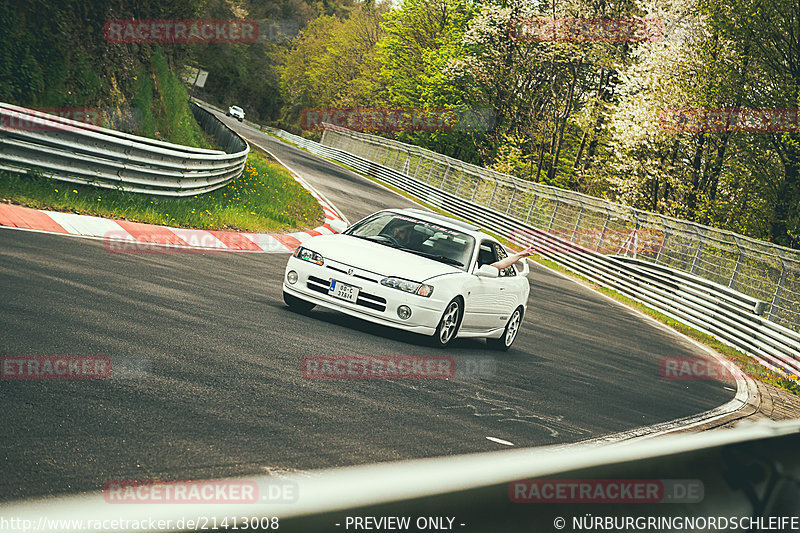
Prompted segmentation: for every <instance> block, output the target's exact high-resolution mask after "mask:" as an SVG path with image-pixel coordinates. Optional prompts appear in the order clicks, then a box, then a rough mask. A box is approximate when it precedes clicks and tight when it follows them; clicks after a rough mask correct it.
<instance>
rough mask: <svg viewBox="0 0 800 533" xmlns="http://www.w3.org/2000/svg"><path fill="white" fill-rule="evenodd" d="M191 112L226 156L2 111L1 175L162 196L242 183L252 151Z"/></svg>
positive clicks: (10, 108)
mask: <svg viewBox="0 0 800 533" xmlns="http://www.w3.org/2000/svg"><path fill="white" fill-rule="evenodd" d="M190 107H191V109H192V112H193V114H194V115H195V118H196V119H197V121H198V122H199V123H200V125H201V127H202V128H203V129H204V130H205V131H206V132H208V133H210V134H211V135H212V136H213V137H214V138H215V140H216V141H217V142H218V143H219V145H220V146H222V147H224V149H225V151H221V150H206V149H202V148H193V147H190V146H181V145H178V144H172V143H167V142H163V141H158V140H155V139H148V138H145V137H138V136H135V135H130V134H127V133H123V132H119V131H115V130H110V129H106V128H101V127H98V126H94V125H91V124H85V123H82V122H77V121H74V120H70V119H66V118H62V117H58V116H54V115H49V114H46V113H42V112H39V111H36V110H33V109H26V108H23V107H18V106H14V105H10V104H5V103H0V168H2V169H4V170H10V171H13V172H19V173H29V172H31V171H34V172H38V173H41V174H43V175H45V176H49V177H52V178H54V179H57V180H60V181H67V182H73V183H82V184H89V185H94V186H97V187H104V188H113V189H121V190H125V191H130V192H137V193H148V194H156V195H162V196H192V195H195V194H201V193H206V192H210V191H213V190H215V189H218V188H220V187H223V186H224V185H226V184H227V183H228V182H229V181H230V180H231V179H233V178H235V177H236V176H239V175H241V173H242V170H243V169H244V164H245V162H246V161H247V154H248V153H249V151H250V147H249V146H248V144H247V142H245V141H244V139H242V138H241V137H239V135H237V134H236V133H234V132H233V131H232V130H230V129H229V128H227V127H226V126H225V125H224V124H222V122H220V121H219V120H218V119H217V118H216V117H215V116H214V115H212V114H211V113H210V112H208V111H206V110H205V109H202V108H201V107H199V106H197V105H196V104H194V103H190ZM226 152H227V153H226Z"/></svg>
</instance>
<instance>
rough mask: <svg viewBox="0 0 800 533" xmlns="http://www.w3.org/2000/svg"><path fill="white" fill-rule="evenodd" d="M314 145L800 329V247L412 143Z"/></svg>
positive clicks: (341, 136) (330, 134)
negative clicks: (718, 289) (737, 295)
mask: <svg viewBox="0 0 800 533" xmlns="http://www.w3.org/2000/svg"><path fill="white" fill-rule="evenodd" d="M321 143H322V144H323V145H326V146H329V147H331V148H339V149H341V150H344V151H346V152H349V153H351V154H353V155H356V156H358V157H360V158H362V159H364V160H368V161H372V162H374V163H378V164H380V165H383V166H384V167H386V168H391V169H393V170H395V171H397V172H399V173H401V174H405V175H408V176H410V177H412V178H415V179H416V180H417V181H420V182H423V183H426V184H428V185H431V186H433V188H435V189H438V190H441V191H446V192H448V193H451V194H453V195H455V196H457V197H459V198H463V199H466V200H470V201H472V202H473V203H475V204H478V205H482V206H485V207H489V208H491V209H492V210H494V211H497V212H500V213H504V214H507V215H509V216H511V217H512V218H514V219H515V220H518V221H520V222H524V223H526V224H530V225H532V226H535V227H537V228H541V229H545V230H547V231H549V232H551V233H559V234H561V235H562V236H564V237H565V238H567V239H568V240H570V241H572V242H575V243H578V244H581V245H582V246H584V247H586V248H590V249H593V250H595V251H597V252H600V253H603V254H626V255H627V254H632V255H634V256H636V257H639V258H643V259H647V260H648V261H650V262H652V263H656V264H660V265H664V266H668V267H671V268H674V269H677V270H681V271H684V272H687V273H690V274H694V275H697V276H699V277H702V278H705V279H708V280H710V281H713V282H716V283H718V284H721V285H725V286H727V287H730V288H732V289H734V290H737V291H739V292H741V293H743V294H748V295H750V296H752V297H754V298H758V299H759V300H763V301H765V302H767V304H768V307H767V309H766V310H765V313H766V316H767V317H768V318H769V319H770V320H772V321H774V322H777V323H779V324H782V325H783V326H785V327H787V328H789V329H792V330H795V331H800V251H798V250H793V249H790V248H785V247H781V246H776V245H773V244H770V243H767V242H764V241H759V240H756V239H752V238H750V237H746V236H744V235H739V234H736V233H733V232H730V231H724V230H720V229H716V228H711V227H709V226H704V225H702V224H696V223H693V222H687V221H682V220H678V219H675V218H671V217H668V216H664V215H660V214H657V213H651V212H647V211H642V210H639V209H634V208H632V207H628V206H624V205H621V204H616V203H613V202H610V201H607V200H604V199H601V198H595V197H592V196H588V195H585V194H580V193H576V192H572V191H568V190H564V189H559V188H556V187H550V186H547V185H543V184H539V183H533V182H530V181H526V180H520V179H517V178H514V177H512V176H509V175H506V174H501V173H498V172H494V171H492V170H488V169H485V168H481V167H478V166H475V165H470V164H468V163H464V162H463V161H459V160H457V159H453V158H451V157H447V156H444V155H442V154H437V153H435V152H432V151H430V150H426V149H424V148H420V147H417V146H413V145H409V144H405V143H401V142H397V141H394V140H391V139H385V138H383V137H378V136H374V135H368V134H365V133H360V132H354V131H350V130H347V129H345V128H338V127H335V126H330V125H328V127H326V129H325V131H324V133H323V136H322V141H321Z"/></svg>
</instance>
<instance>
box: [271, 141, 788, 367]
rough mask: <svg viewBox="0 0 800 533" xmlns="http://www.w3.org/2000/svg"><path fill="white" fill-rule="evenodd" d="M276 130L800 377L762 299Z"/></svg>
mask: <svg viewBox="0 0 800 533" xmlns="http://www.w3.org/2000/svg"><path fill="white" fill-rule="evenodd" d="M270 131H271V132H272V133H274V134H275V135H277V136H279V137H281V138H283V139H285V140H287V141H290V142H292V143H294V144H296V145H298V146H300V147H301V148H305V149H307V150H309V151H310V152H312V153H314V154H317V155H320V156H323V157H327V158H330V159H333V160H334V161H338V162H340V163H344V164H345V165H348V166H350V167H352V168H355V169H356V170H358V171H359V172H363V173H364V174H367V175H369V176H372V177H375V178H377V179H379V180H382V181H384V182H386V183H388V184H390V185H392V186H394V187H397V188H399V189H401V190H403V191H406V192H408V193H410V194H413V195H414V196H416V197H417V198H419V199H421V200H423V201H425V202H427V203H429V204H431V205H435V206H437V207H440V208H442V209H444V210H446V211H448V212H451V213H453V214H455V215H456V216H460V217H463V218H465V219H468V220H470V221H473V222H476V223H478V224H480V225H481V226H482V227H483V228H485V229H487V230H489V231H492V232H494V233H496V234H497V235H500V236H503V237H505V238H508V239H511V240H513V241H515V242H516V243H517V244H519V245H520V246H529V245H532V246H534V247H535V248H536V249H537V252H538V253H539V254H540V255H541V256H543V257H545V258H548V259H551V260H553V261H555V262H556V263H558V264H560V265H563V266H565V267H567V268H568V269H570V270H572V271H574V272H577V273H579V274H581V275H582V276H584V277H586V278H588V279H590V280H591V281H594V282H596V283H599V284H600V285H603V286H606V287H610V288H613V289H615V290H617V291H618V292H620V293H622V294H624V295H626V296H628V297H630V298H633V299H634V300H637V301H639V302H641V303H644V304H645V305H648V306H649V307H651V308H653V309H656V310H657V311H659V312H661V313H663V314H665V315H667V316H669V317H671V318H673V319H675V320H678V321H680V322H682V323H685V324H688V325H689V326H692V327H694V328H695V329H698V330H699V331H702V332H704V333H707V334H709V335H712V336H714V337H716V338H718V339H719V340H721V341H722V342H725V343H727V344H730V345H732V346H735V347H737V348H739V349H740V350H742V351H744V352H745V353H747V354H749V355H751V356H753V357H754V358H756V359H757V360H759V361H760V362H761V363H762V364H764V365H765V366H767V367H769V368H771V369H773V370H775V371H778V372H780V373H782V374H784V375H792V376H797V375H800V334H798V333H797V332H796V331H793V330H791V329H788V328H786V327H784V326H782V325H780V324H778V323H776V322H774V321H771V320H769V319H768V318H765V317H763V316H761V315H762V314H763V313H764V312H765V310H766V307H767V303H766V302H764V301H763V300H759V299H758V298H755V297H753V296H749V295H746V294H743V293H741V292H739V291H736V290H734V289H732V288H730V287H729V286H727V285H723V284H719V283H716V282H714V281H710V280H707V279H704V278H701V277H699V276H697V275H694V274H691V273H686V272H683V271H681V270H678V269H674V268H670V267H668V266H665V265H663V264H658V263H654V262H648V261H644V260H641V259H637V258H629V257H624V256H617V255H607V254H603V253H600V252H599V251H598V250H596V249H593V248H589V247H586V246H581V245H579V244H576V243H574V242H571V241H570V240H569V239H568V238H565V236H564V235H563V233H561V232H558V231H555V232H554V231H553V227H552V225H550V226H548V225H545V227H544V228H541V227H538V228H537V227H534V225H533V224H531V223H529V222H526V221H523V220H520V219H517V218H515V217H514V216H513V215H512V214H511V213H510V212H509V211H510V209H508V210H506V211H505V212H502V211H499V210H497V209H495V208H492V207H488V206H484V205H480V204H478V203H476V202H474V201H473V199H472V198H464V197H462V195H456V194H454V192H450V191H446V190H443V189H442V188H440V187H439V186H435V185H432V184H430V183H426V182H424V181H421V180H419V179H415V178H414V177H412V176H408V175H406V174H404V173H402V172H399V171H397V170H395V169H393V168H389V167H386V166H384V165H381V164H378V163H376V162H374V161H370V160H367V159H365V158H363V157H361V156H358V155H354V154H351V153H349V152H347V151H345V150H342V149H339V148H333V147H330V146H325V145H323V144H320V143H316V142H314V141H310V140H308V139H304V138H302V137H298V136H296V135H292V134H290V133H287V132H285V131H282V130H276V129H272V128H271V129H270ZM324 140H325V138H323V141H324ZM438 185H441V183H440V182H439V183H438ZM528 220H529V219H528Z"/></svg>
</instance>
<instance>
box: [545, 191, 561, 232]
mask: <svg viewBox="0 0 800 533" xmlns="http://www.w3.org/2000/svg"><path fill="white" fill-rule="evenodd" d="M560 203H561V200H559V199H558V198H556V206H555V207H554V208H553V216H551V217H550V224H548V226H547V231H548V233H549V232H550V231H551V230H552V229H553V223H554V222H555V221H556V213H558V206H559V204H560Z"/></svg>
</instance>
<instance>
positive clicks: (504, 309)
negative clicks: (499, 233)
mask: <svg viewBox="0 0 800 533" xmlns="http://www.w3.org/2000/svg"><path fill="white" fill-rule="evenodd" d="M492 246H494V249H495V255H496V256H497V258H498V259H505V258H506V257H508V253H507V252H506V249H505V248H503V246H502V245H500V243H497V242H492ZM497 279H498V280H499V287H498V296H497V299H496V301H495V302H496V305H497V313H498V318H499V320H500V321H501V322H502V325H503V326H505V324H506V322H507V321H508V318H509V317H510V316H511V313H512V312H513V311H514V309H516V308H517V306H518V305H519V304H521V303H523V302H521V301H520V299H521V298H522V297H523V294H522V293H524V292H525V291H523V290H521V288H520V285H521V284H524V285H527V283H528V281H527V279H520V275H519V273H518V272H517V269H516V268H514V266H513V265H512V266H510V267H507V268H504V269H503V270H501V271H500V277H499V278H497Z"/></svg>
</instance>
